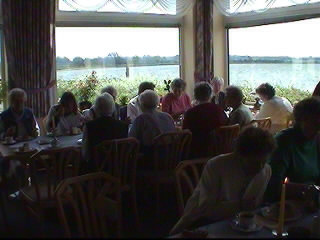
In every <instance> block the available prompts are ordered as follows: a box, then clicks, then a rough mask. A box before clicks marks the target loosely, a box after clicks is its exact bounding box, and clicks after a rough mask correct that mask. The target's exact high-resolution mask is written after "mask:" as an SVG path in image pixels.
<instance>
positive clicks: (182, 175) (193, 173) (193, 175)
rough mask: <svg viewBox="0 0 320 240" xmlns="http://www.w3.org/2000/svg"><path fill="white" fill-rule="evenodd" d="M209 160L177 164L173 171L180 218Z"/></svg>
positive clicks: (186, 161)
mask: <svg viewBox="0 0 320 240" xmlns="http://www.w3.org/2000/svg"><path fill="white" fill-rule="evenodd" d="M208 160H209V158H201V159H194V160H185V161H182V162H180V163H179V164H178V166H177V167H176V169H175V183H176V195H177V201H178V210H179V214H180V215H181V216H182V214H183V210H184V206H185V204H186V202H187V200H188V199H189V197H190V196H191V195H192V193H193V190H194V189H195V188H196V186H197V184H198V182H199V180H200V177H201V174H202V170H203V168H204V166H205V164H206V163H207V161H208Z"/></svg>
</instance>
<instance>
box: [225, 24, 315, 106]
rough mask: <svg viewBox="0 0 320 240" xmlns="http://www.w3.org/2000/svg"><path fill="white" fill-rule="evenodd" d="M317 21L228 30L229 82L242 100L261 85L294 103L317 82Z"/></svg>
mask: <svg viewBox="0 0 320 240" xmlns="http://www.w3.org/2000/svg"><path fill="white" fill-rule="evenodd" d="M319 24H320V19H311V20H302V21H297V22H291V23H280V24H271V25H266V26H257V27H248V28H238V29H230V30H229V82H230V84H232V85H238V86H241V87H242V88H243V89H244V90H245V92H246V97H247V98H249V99H252V96H251V95H250V94H249V93H250V92H251V91H253V90H254V89H255V88H256V87H258V86H259V85H260V84H261V83H265V82H269V83H270V84H272V85H274V86H277V89H278V93H279V94H280V95H281V94H282V95H286V97H287V98H288V99H289V100H291V102H293V103H294V102H296V101H298V100H300V99H302V98H304V97H307V96H309V94H310V93H312V92H313V90H314V88H315V86H316V84H317V83H318V82H319V80H320V50H319V48H318V43H319V41H320V34H319V33H318V31H316V29H317V28H318V26H319Z"/></svg>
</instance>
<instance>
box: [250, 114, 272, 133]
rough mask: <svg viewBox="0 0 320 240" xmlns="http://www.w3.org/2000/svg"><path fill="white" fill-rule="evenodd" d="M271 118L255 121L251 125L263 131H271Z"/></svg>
mask: <svg viewBox="0 0 320 240" xmlns="http://www.w3.org/2000/svg"><path fill="white" fill-rule="evenodd" d="M271 123H272V122H271V118H270V117H267V118H262V119H255V120H252V121H251V122H250V125H252V126H257V127H258V128H261V129H263V130H268V131H269V130H270V128H271Z"/></svg>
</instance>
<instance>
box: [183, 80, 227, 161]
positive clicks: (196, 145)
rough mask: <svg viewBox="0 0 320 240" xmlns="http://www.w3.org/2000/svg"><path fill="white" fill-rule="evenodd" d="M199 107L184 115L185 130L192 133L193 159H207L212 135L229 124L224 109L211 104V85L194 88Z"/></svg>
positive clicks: (204, 84)
mask: <svg viewBox="0 0 320 240" xmlns="http://www.w3.org/2000/svg"><path fill="white" fill-rule="evenodd" d="M194 97H195V99H196V101H197V102H198V105H197V106H194V107H192V108H190V109H189V110H188V111H187V112H186V113H185V115H184V120H183V129H189V130H190V131H191V132H192V143H191V149H190V150H191V157H194V158H196V157H206V156H207V153H208V148H209V141H210V133H211V132H212V131H213V130H214V129H216V128H218V127H220V126H222V125H226V124H227V122H228V118H227V115H226V114H225V112H224V111H223V109H222V108H221V107H220V106H218V105H217V104H215V103H211V102H210V101H211V97H212V87H211V85H210V84H209V83H206V82H201V83H197V84H196V86H195V88H194Z"/></svg>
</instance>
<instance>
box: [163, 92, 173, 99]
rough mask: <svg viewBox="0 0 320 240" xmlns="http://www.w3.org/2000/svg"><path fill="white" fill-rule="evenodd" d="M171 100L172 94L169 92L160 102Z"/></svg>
mask: <svg viewBox="0 0 320 240" xmlns="http://www.w3.org/2000/svg"><path fill="white" fill-rule="evenodd" d="M172 98H173V93H171V92H170V93H167V94H166V95H165V96H164V97H163V99H162V101H166V100H170V99H172Z"/></svg>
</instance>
